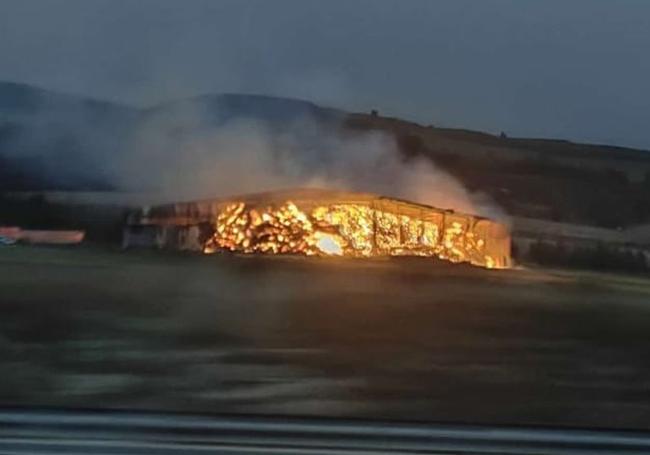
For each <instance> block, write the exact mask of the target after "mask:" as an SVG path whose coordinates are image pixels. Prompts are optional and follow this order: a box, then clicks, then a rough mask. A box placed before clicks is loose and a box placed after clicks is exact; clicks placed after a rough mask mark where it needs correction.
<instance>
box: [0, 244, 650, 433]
mask: <svg viewBox="0 0 650 455" xmlns="http://www.w3.org/2000/svg"><path fill="white" fill-rule="evenodd" d="M0 312H1V313H0V314H1V315H2V317H1V318H0V371H2V374H1V375H0V405H12V406H33V405H39V406H56V407H59V406H65V407H84V408H112V409H138V410H173V411H193V412H202V413H237V414H256V415H260V414H262V415H264V414H268V415H312V416H315V415H317V416H330V417H353V418H371V419H381V420H387V419H390V420H403V421H414V420H416V421H428V422H455V423H475V424H493V425H494V424H515V425H550V426H565V427H566V426H569V427H590V428H594V427H599V428H636V429H649V428H650V398H649V397H650V393H649V391H650V367H649V365H648V361H647V359H648V354H649V353H650V336H648V334H649V333H650V280H648V279H644V278H640V277H623V276H614V275H602V274H587V273H574V272H562V271H549V270H509V271H488V270H481V269H475V268H471V267H466V266H455V265H446V264H441V263H436V262H432V261H431V260H428V259H399V260H373V261H362V260H342V259H336V260H329V259H309V258H286V257H284V258H283V257H269V258H260V257H255V258H254V257H201V256H194V255H181V254H171V253H157V252H121V251H111V250H101V249H90V248H83V249H76V250H75V249H51V248H35V247H31V248H27V247H6V248H2V249H0Z"/></svg>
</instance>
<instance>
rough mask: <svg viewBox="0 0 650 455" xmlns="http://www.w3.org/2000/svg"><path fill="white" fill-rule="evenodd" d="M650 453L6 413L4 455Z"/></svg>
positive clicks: (642, 445)
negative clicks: (64, 454)
mask: <svg viewBox="0 0 650 455" xmlns="http://www.w3.org/2000/svg"><path fill="white" fill-rule="evenodd" d="M27 453H30V454H62V453H72V454H124V453H129V454H145V453H146V454H170V455H171V454H181V453H182V454H192V453H201V454H211V453H220V454H221V453H223V454H239V455H241V454H310V455H316V454H326V453H327V454H369V453H373V454H398V453H411V454H412V453H438V454H443V453H444V454H467V455H468V454H474V455H479V454H510V455H514V454H518V455H519V454H529V455H530V454H536V455H541V454H549V455H556V454H558V455H559V454H561V455H572V454H595V455H598V454H617V453H620V454H648V453H650V433H642V432H625V431H589V430H559V429H558V430H555V429H533V428H519V427H482V426H461V425H433V424H432V425H429V424H405V423H386V422H367V421H358V420H336V419H298V418H271V417H239V416H238V417H222V416H219V417H216V416H215V417H210V416H193V415H187V414H181V415H177V414H153V413H136V412H119V411H101V412H88V411H50V410H48V411H36V410H4V411H0V454H12V455H17V454H27Z"/></svg>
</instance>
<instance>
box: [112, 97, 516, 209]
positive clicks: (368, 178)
mask: <svg viewBox="0 0 650 455" xmlns="http://www.w3.org/2000/svg"><path fill="white" fill-rule="evenodd" d="M207 117H208V116H207V114H206V113H205V112H204V111H203V110H202V109H191V108H186V109H184V110H182V113H180V112H179V111H176V114H175V115H174V116H172V117H169V116H166V115H162V116H153V117H152V118H151V119H150V120H149V121H147V122H145V124H144V125H143V126H142V127H141V128H140V129H139V130H138V131H137V132H136V134H135V135H134V138H133V143H132V144H131V147H130V149H129V153H128V154H127V155H126V159H125V160H123V161H122V162H121V164H120V167H121V170H120V172H118V173H117V174H116V175H118V176H119V181H118V182H117V183H118V186H119V187H121V188H125V189H128V188H137V187H143V186H144V187H145V188H151V189H155V191H156V192H158V194H160V195H161V197H162V198H163V199H165V200H166V201H178V200H191V199H197V198H199V199H201V198H214V197H225V196H230V195H236V194H245V193H255V192H263V191H272V190H278V189H286V188H297V187H312V188H324V189H334V190H349V191H360V192H372V193H378V194H382V195H386V196H392V197H398V198H403V199H407V200H411V201H414V202H419V203H422V204H427V205H433V206H436V207H440V208H448V209H454V210H457V211H463V212H469V213H477V214H480V215H484V216H490V217H498V218H500V219H502V218H503V217H504V214H503V213H502V212H501V211H500V210H499V209H498V207H496V206H494V205H493V204H491V203H487V202H486V201H485V200H480V198H478V197H476V195H472V194H470V193H468V191H467V190H466V189H465V188H464V187H463V185H462V184H461V183H460V182H459V181H458V180H456V179H455V178H453V177H452V176H450V175H449V174H448V173H446V172H444V171H442V170H441V169H438V168H437V167H435V165H434V164H433V163H432V162H431V161H430V160H428V159H425V158H415V159H410V160H408V161H407V160H405V159H404V158H403V157H402V155H401V154H400V151H399V150H398V147H397V145H396V143H395V140H394V138H393V137H392V136H389V135H387V134H385V133H380V132H350V131H345V132H344V131H343V130H342V129H341V128H340V127H339V125H336V124H322V123H320V122H317V121H315V120H314V119H312V118H309V117H303V118H300V119H298V120H296V121H294V122H292V123H290V124H289V125H283V126H282V127H278V126H277V125H272V124H269V123H267V122H262V121H258V120H254V119H235V120H231V121H228V122H226V123H224V124H222V125H219V126H217V127H214V126H209V125H210V120H209V118H207Z"/></svg>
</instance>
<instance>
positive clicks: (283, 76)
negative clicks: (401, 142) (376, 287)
mask: <svg viewBox="0 0 650 455" xmlns="http://www.w3.org/2000/svg"><path fill="white" fill-rule="evenodd" d="M648 49H650V2H647V1H645V0H636V1H634V0H629V1H617V2H612V1H609V0H580V1H578V0H574V1H563V0H544V1H541V0H540V1H537V2H532V1H526V2H524V1H517V0H510V1H506V0H502V1H497V0H494V1H492V0H475V1H462V0H449V1H433V0H422V1H417V0H408V1H404V0H391V1H388V0H358V1H354V0H340V1H332V0H329V1H315V0H314V1H309V0H294V1H289V0H287V1H281V0H275V1H270V0H259V1H254V0H250V1H248V0H232V1H219V0H204V1H200V0H175V1H170V0H131V1H126V0H122V1H119V0H107V1H101V0H58V1H57V0H49V1H47V0H39V1H37V0H32V1H29V0H14V1H12V0H2V1H1V2H0V80H14V81H21V82H28V83H34V84H38V85H41V86H44V87H47V88H52V89H57V90H63V91H67V92H76V93H82V94H88V95H93V96H95V97H100V98H109V99H114V100H119V101H122V102H125V103H129V104H138V105H143V104H152V103H156V102H159V101H162V100H167V99H170V98H179V97H183V96H187V95H192V94H197V93H206V92H252V93H265V94H275V95H285V96H294V97H300V98H307V99H313V100H315V101H317V102H321V103H324V104H330V105H334V106H337V107H342V108H346V109H351V110H364V111H365V110H369V109H371V108H378V109H379V110H380V111H382V112H385V113H388V114H392V115H397V116H402V117H406V118H411V119H414V120H417V121H420V122H422V123H426V124H428V123H434V124H437V125H447V126H459V127H468V128H475V129H482V130H488V131H492V132H498V131H500V130H505V131H507V132H508V133H510V134H512V135H526V136H553V137H564V138H570V139H575V140H585V141H590V142H605V143H615V144H622V145H632V146H639V147H645V148H650V132H648V128H647V127H646V122H647V119H648V118H650V92H649V90H648V88H647V87H648V82H647V81H648V80H650V58H648V56H647V54H648Z"/></svg>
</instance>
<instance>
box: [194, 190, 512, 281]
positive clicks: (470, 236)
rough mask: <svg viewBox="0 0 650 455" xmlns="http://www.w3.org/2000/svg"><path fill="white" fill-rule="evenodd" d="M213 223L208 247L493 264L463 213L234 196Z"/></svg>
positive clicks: (490, 265) (247, 250) (213, 249)
mask: <svg viewBox="0 0 650 455" xmlns="http://www.w3.org/2000/svg"><path fill="white" fill-rule="evenodd" d="M214 228H215V232H214V234H213V235H212V237H210V238H209V239H208V241H207V242H206V243H205V246H204V252H206V253H212V252H217V251H233V252H241V253H275V254H282V253H286V254H304V255H309V256H312V255H320V256H334V255H343V256H356V257H369V256H379V255H391V256H414V255H415V256H432V257H438V258H441V259H446V260H449V261H452V262H465V261H468V262H472V263H474V264H477V265H482V266H485V267H487V268H493V267H496V266H497V262H496V261H495V259H494V258H493V257H491V256H490V255H488V254H487V252H486V248H485V240H484V239H483V238H481V236H480V235H477V233H476V232H474V231H473V230H472V229H471V228H470V226H469V225H468V224H467V223H464V222H463V219H461V218H459V219H458V220H453V219H452V220H449V221H448V222H445V223H440V222H435V221H433V220H426V219H418V218H414V217H411V216H406V215H401V214H399V215H398V214H395V213H391V212H389V211H385V210H379V209H377V208H373V207H369V206H367V205H363V204H353V203H346V204H332V205H324V206H318V207H316V208H314V209H313V210H311V211H310V212H309V213H305V212H304V211H302V210H300V209H299V208H298V207H297V206H296V205H295V204H294V203H292V202H290V201H287V202H285V203H283V204H281V205H279V206H275V207H273V206H269V207H266V208H264V209H260V208H257V207H256V208H253V207H247V205H246V204H245V203H244V202H234V203H229V204H227V205H225V206H224V207H223V209H222V210H220V212H219V214H218V216H217V219H216V221H215V226H214ZM500 266H502V267H503V266H505V265H500Z"/></svg>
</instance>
